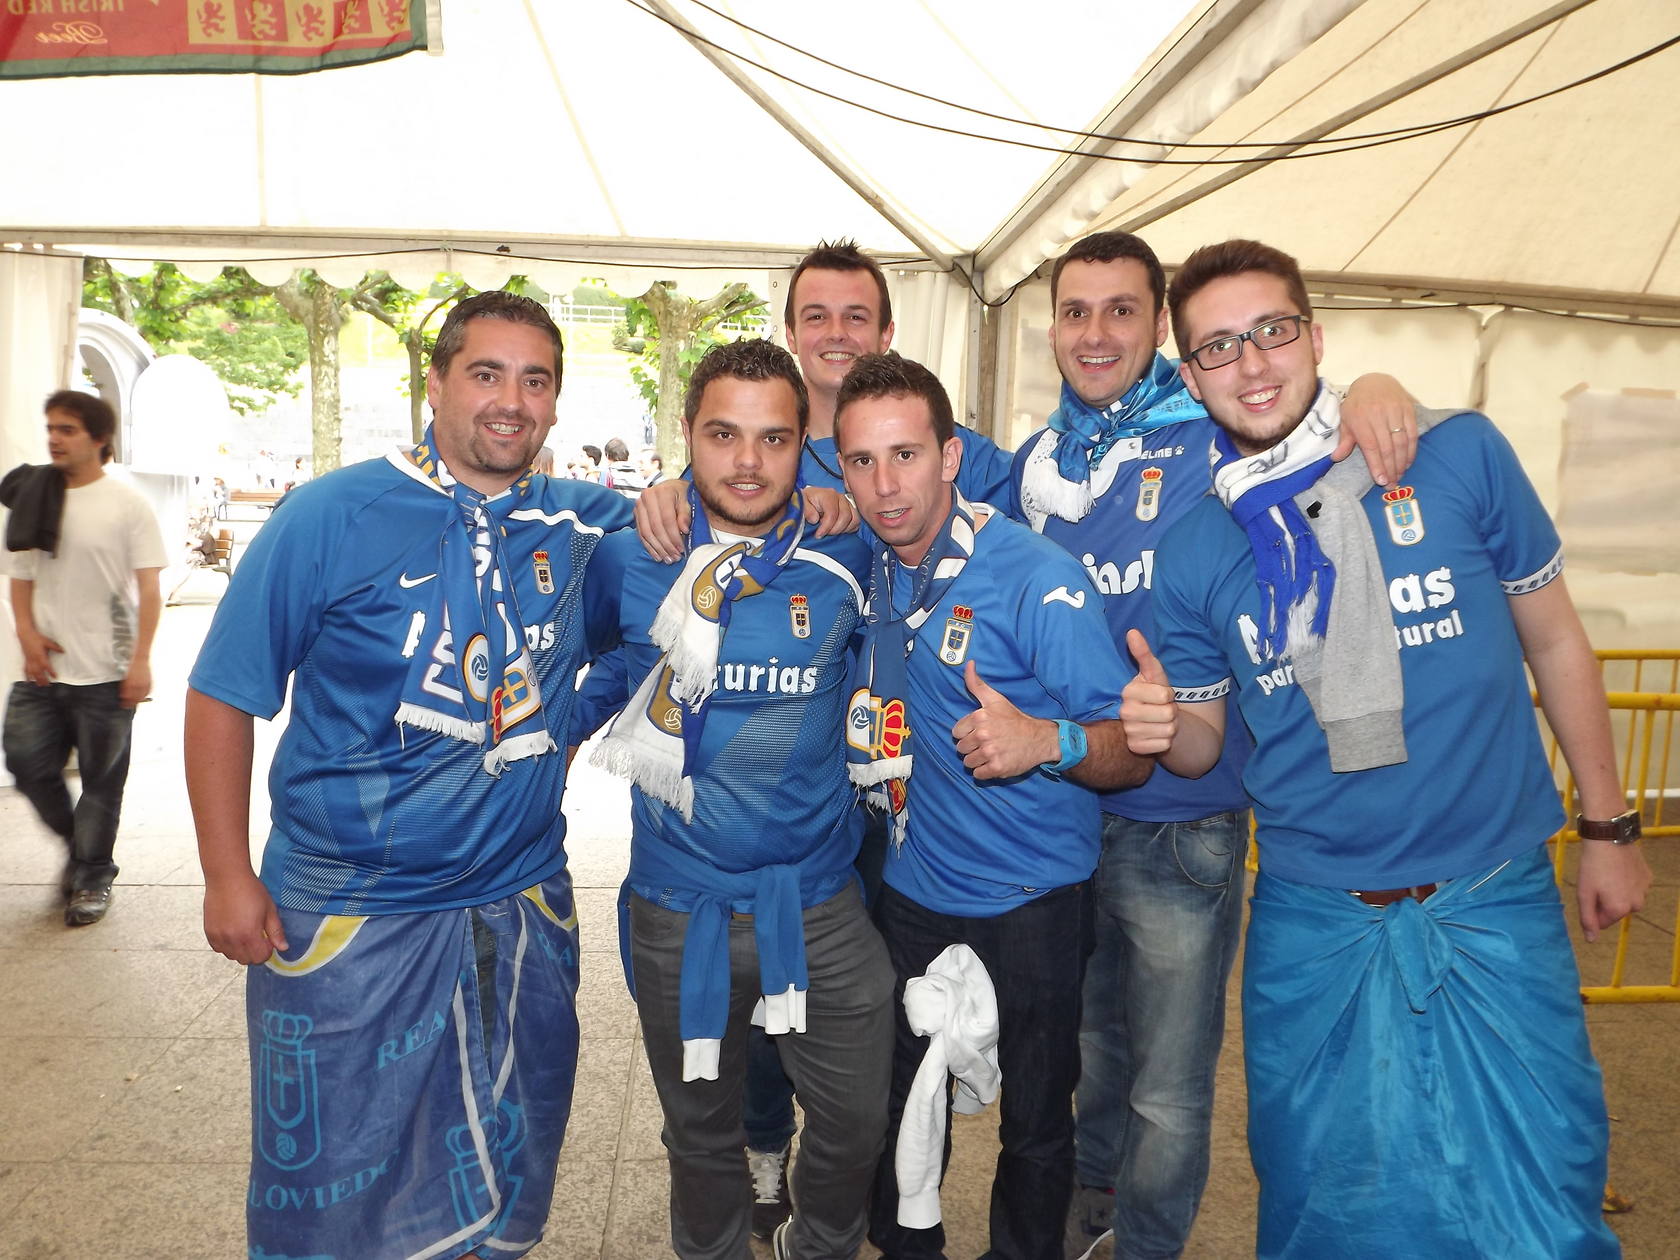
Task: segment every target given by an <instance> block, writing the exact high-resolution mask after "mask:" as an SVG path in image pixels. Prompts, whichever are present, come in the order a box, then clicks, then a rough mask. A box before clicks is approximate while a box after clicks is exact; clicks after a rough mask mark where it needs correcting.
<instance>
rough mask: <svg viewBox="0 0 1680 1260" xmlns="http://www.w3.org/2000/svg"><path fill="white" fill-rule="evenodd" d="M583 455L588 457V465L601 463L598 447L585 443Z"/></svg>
mask: <svg viewBox="0 0 1680 1260" xmlns="http://www.w3.org/2000/svg"><path fill="white" fill-rule="evenodd" d="M583 453H584V454H585V455H587V456H589V462H590V463H592V464H599V463H600V462H601V448H600V447H599V446H592V445H590V443H588V442H585V443H584V444H583Z"/></svg>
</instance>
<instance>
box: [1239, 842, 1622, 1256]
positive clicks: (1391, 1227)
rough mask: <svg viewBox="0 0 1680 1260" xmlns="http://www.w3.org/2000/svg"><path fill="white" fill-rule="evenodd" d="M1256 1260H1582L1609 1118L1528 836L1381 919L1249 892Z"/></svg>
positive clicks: (1612, 1249) (1360, 908) (1294, 892)
mask: <svg viewBox="0 0 1680 1260" xmlns="http://www.w3.org/2000/svg"><path fill="white" fill-rule="evenodd" d="M1243 1033H1244V1043H1245V1056H1246V1059H1247V1070H1248V1105H1249V1120H1248V1140H1249V1148H1250V1150H1251V1152H1252V1154H1253V1157H1254V1170H1255V1173H1256V1174H1257V1175H1258V1177H1259V1179H1260V1222H1259V1243H1258V1253H1259V1255H1260V1256H1261V1257H1262V1258H1263V1260H1347V1258H1348V1257H1355V1256H1357V1257H1361V1258H1362V1260H1379V1258H1382V1257H1415V1256H1427V1257H1428V1258H1429V1260H1544V1258H1546V1257H1555V1258H1557V1260H1562V1258H1564V1257H1568V1258H1569V1260H1601V1258H1608V1257H1615V1256H1619V1255H1620V1254H1621V1248H1620V1245H1619V1243H1618V1242H1617V1240H1616V1237H1615V1235H1614V1234H1613V1233H1611V1231H1610V1229H1609V1228H1608V1227H1607V1226H1606V1225H1605V1224H1604V1220H1603V1217H1602V1216H1601V1214H1600V1201H1601V1197H1602V1195H1603V1191H1604V1180H1605V1165H1606V1158H1607V1149H1608V1145H1609V1127H1608V1122H1607V1119H1606V1116H1605V1109H1604V1090H1603V1083H1602V1081H1601V1079H1600V1076H1599V1071H1598V1064H1597V1063H1596V1062H1595V1061H1594V1059H1593V1056H1592V1049H1591V1047H1590V1046H1589V1045H1588V1042H1587V1031H1586V1023H1585V1020H1584V1018H1583V1017H1582V1013H1581V997H1580V977H1579V975H1578V974H1577V972H1576V968H1575V956H1574V954H1573V952H1572V951H1571V949H1570V945H1569V937H1568V934H1567V932H1566V930H1565V926H1564V919H1563V914H1562V911H1561V907H1560V904H1559V899H1558V891H1557V885H1556V883H1555V882H1554V880H1553V877H1552V868H1551V865H1550V863H1549V862H1548V860H1547V857H1546V851H1545V848H1544V846H1541V847H1539V848H1536V849H1534V850H1531V851H1529V852H1527V853H1524V854H1523V855H1521V856H1519V857H1517V858H1513V859H1512V860H1511V861H1509V862H1507V863H1504V864H1502V865H1501V866H1499V867H1496V868H1494V869H1493V870H1491V871H1485V872H1482V873H1479V874H1476V875H1472V876H1466V877H1464V878H1461V879H1456V880H1453V881H1451V882H1450V883H1446V884H1443V885H1442V886H1441V888H1440V890H1439V891H1437V892H1436V893H1435V894H1434V896H1432V897H1430V898H1429V899H1428V900H1427V901H1425V902H1421V903H1420V902H1417V901H1414V900H1410V899H1408V900H1404V901H1399V902H1396V903H1395V904H1394V905H1392V906H1389V907H1386V908H1384V909H1377V908H1375V907H1372V906H1368V905H1366V904H1365V903H1364V902H1362V901H1360V900H1358V899H1357V898H1355V897H1351V896H1349V895H1348V894H1347V893H1346V892H1344V891H1341V890H1339V889H1333V888H1320V887H1314V886H1311V885H1306V884H1296V883H1290V882H1287V881H1285V880H1281V879H1276V878H1272V877H1268V876H1267V875H1266V874H1265V873H1264V872H1262V873H1261V874H1260V876H1259V878H1258V879H1257V881H1256V882H1255V886H1254V898H1253V902H1252V915H1251V918H1250V922H1249V931H1248V944H1247V950H1246V954H1245V957H1244V963H1243Z"/></svg>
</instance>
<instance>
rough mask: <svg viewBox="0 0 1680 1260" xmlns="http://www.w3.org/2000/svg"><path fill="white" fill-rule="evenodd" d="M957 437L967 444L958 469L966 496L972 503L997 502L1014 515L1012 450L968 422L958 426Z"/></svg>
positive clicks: (996, 503)
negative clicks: (974, 428)
mask: <svg viewBox="0 0 1680 1260" xmlns="http://www.w3.org/2000/svg"><path fill="white" fill-rule="evenodd" d="M957 437H958V439H959V440H960V441H961V442H962V446H963V457H962V466H961V467H960V468H958V469H957V489H959V490H961V491H962V493H963V498H965V499H967V500H968V501H969V502H970V503H990V504H993V505H994V506H996V507H997V508H998V510H999V511H1003V512H1007V513H1008V514H1009V515H1011V516H1013V515H1014V513H1013V512H1009V505H1010V501H1011V498H1012V496H1013V491H1012V490H1011V489H1010V486H1011V480H1012V479H1011V476H1010V462H1011V457H1010V454H1009V452H1008V451H1006V450H1004V449H1002V448H1001V447H1000V446H998V444H997V443H996V442H994V441H992V439H991V438H989V437H987V436H986V435H985V434H983V433H976V432H975V431H974V430H973V429H970V428H969V427H968V426H966V425H961V424H959V425H958V426H957Z"/></svg>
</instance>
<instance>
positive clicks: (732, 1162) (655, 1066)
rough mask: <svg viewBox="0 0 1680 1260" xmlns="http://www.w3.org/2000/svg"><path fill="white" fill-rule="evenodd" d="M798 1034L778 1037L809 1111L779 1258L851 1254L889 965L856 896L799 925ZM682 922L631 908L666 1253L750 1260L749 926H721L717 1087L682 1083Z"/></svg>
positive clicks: (873, 1118) (878, 1136) (883, 1052)
mask: <svg viewBox="0 0 1680 1260" xmlns="http://www.w3.org/2000/svg"><path fill="white" fill-rule="evenodd" d="M804 923H805V963H806V969H807V971H808V973H809V977H810V989H809V991H808V993H807V996H806V1007H805V1021H806V1030H805V1031H804V1032H802V1033H794V1032H790V1033H783V1034H781V1035H779V1036H777V1037H775V1038H772V1039H771V1040H773V1041H774V1042H775V1045H776V1049H777V1050H778V1051H779V1052H780V1054H781V1059H782V1063H783V1065H784V1067H785V1068H786V1069H787V1072H788V1075H789V1076H791V1077H792V1078H793V1083H794V1086H795V1088H796V1089H797V1090H798V1091H799V1101H800V1103H801V1105H802V1106H803V1107H804V1108H805V1133H804V1136H803V1137H802V1138H801V1139H800V1145H799V1158H798V1160H796V1161H795V1162H794V1165H793V1175H792V1178H791V1184H790V1186H789V1189H790V1191H791V1192H792V1195H793V1201H794V1205H795V1214H794V1220H793V1226H792V1228H791V1229H790V1230H789V1231H788V1233H789V1237H788V1238H787V1240H786V1241H787V1246H788V1249H789V1250H788V1254H789V1255H792V1256H796V1257H801V1258H803V1257H807V1256H812V1257H817V1256H823V1257H826V1256H850V1255H853V1254H855V1253H856V1251H857V1248H858V1246H859V1244H860V1243H862V1241H863V1231H864V1202H865V1199H866V1198H867V1197H868V1193H869V1184H870V1178H871V1177H872V1176H873V1175H874V1172H875V1167H876V1163H877V1161H878V1159H879V1156H880V1153H881V1141H882V1132H883V1130H884V1129H885V1127H886V1122H887V1116H886V1110H887V1109H886V1097H887V1080H888V1075H889V1073H890V1071H891V1066H892V1064H891V1056H892V1049H891V1047H892V1040H891V1038H892V1033H891V1029H892V1012H891V1010H890V1009H889V1007H888V1002H889V1000H890V999H891V997H892V979H893V978H892V967H891V965H890V964H889V963H888V961H887V952H886V949H885V948H884V947H883V946H882V944H881V937H880V935H879V934H878V933H877V932H876V931H875V928H874V927H873V926H872V925H871V924H870V922H869V917H868V915H867V913H866V912H865V911H864V908H863V901H862V898H861V897H860V896H859V894H858V890H857V888H856V886H855V885H847V886H846V887H845V888H844V889H842V890H841V891H840V892H838V893H836V894H835V895H834V896H833V897H830V898H829V899H828V900H827V901H825V902H823V903H822V904H820V905H816V906H810V907H808V908H807V909H806V911H805V915H804ZM687 930H688V916H687V915H686V914H681V913H678V912H677V911H675V910H667V909H664V908H662V907H660V906H656V905H654V904H653V903H652V902H649V901H644V900H643V899H642V898H640V897H634V896H633V897H631V899H630V933H631V941H630V949H631V955H632V966H633V968H634V973H635V977H636V1006H637V1010H638V1012H639V1013H640V1015H641V1021H642V1039H643V1042H644V1043H645V1045H646V1047H647V1055H648V1065H649V1067H650V1068H651V1069H652V1072H653V1083H654V1088H655V1090H656V1091H657V1092H658V1094H659V1104H660V1107H661V1108H662V1109H663V1111H664V1113H665V1128H664V1133H663V1135H662V1136H663V1138H664V1142H665V1148H666V1151H667V1152H668V1153H669V1156H670V1166H671V1246H672V1250H673V1251H675V1252H676V1254H677V1255H678V1256H679V1257H681V1258H682V1260H748V1256H749V1254H750V1252H749V1248H750V1243H749V1241H748V1240H749V1235H750V1232H751V1221H752V1181H751V1179H750V1178H749V1177H748V1176H747V1163H746V1156H745V1154H744V1153H743V1152H742V1149H741V1148H742V1143H743V1141H744V1139H745V1134H744V1132H743V1130H742V1127H741V1093H742V1091H741V1078H742V1076H743V1075H744V1074H745V1072H746V1062H747V1035H746V1034H747V1028H748V1027H749V1024H748V1020H749V1019H750V1018H751V1015H752V1010H753V1006H754V1004H755V1003H756V1001H757V999H758V994H759V987H760V985H759V970H758V953H757V949H756V947H755V941H754V938H753V924H752V920H751V919H750V918H746V917H743V916H736V917H735V918H734V919H733V920H732V921H731V923H730V926H729V964H730V966H729V970H730V999H729V1001H730V1007H729V1024H728V1029H727V1031H726V1032H725V1034H724V1038H723V1046H722V1048H721V1051H720V1054H719V1060H718V1079H717V1080H715V1081H705V1080H694V1081H685V1080H683V1079H682V1062H683V1048H682V1035H681V1033H680V1032H679V1030H678V1021H677V1009H678V1005H679V988H680V983H681V975H682V959H683V938H684V934H685V933H686V932H687Z"/></svg>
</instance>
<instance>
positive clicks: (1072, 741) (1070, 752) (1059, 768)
mask: <svg viewBox="0 0 1680 1260" xmlns="http://www.w3.org/2000/svg"><path fill="white" fill-rule="evenodd" d="M1056 741H1057V743H1058V744H1060V746H1061V754H1062V756H1061V760H1060V761H1057V762H1055V763H1051V762H1048V761H1046V762H1045V763H1044V768H1045V769H1046V770H1048V771H1049V772H1050V773H1051V774H1061V773H1062V772H1063V771H1066V770H1071V769H1073V768H1074V767H1075V766H1077V765H1078V764H1079V763H1080V762H1081V761H1084V760H1085V754H1086V752H1088V751H1089V744H1088V742H1087V740H1086V738H1085V728H1084V727H1083V726H1081V725H1079V723H1078V722H1069V721H1068V720H1067V719H1066V718H1057V719H1056Z"/></svg>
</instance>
